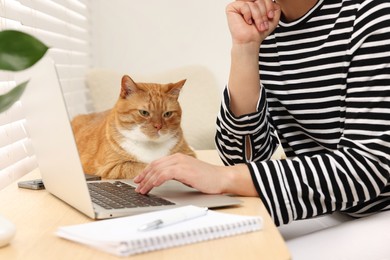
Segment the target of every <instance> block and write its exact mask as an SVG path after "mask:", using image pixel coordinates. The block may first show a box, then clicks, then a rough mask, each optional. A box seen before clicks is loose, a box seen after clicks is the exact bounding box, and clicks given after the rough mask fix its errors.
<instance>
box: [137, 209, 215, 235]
mask: <svg viewBox="0 0 390 260" xmlns="http://www.w3.org/2000/svg"><path fill="white" fill-rule="evenodd" d="M207 211H208V208H201V209H200V210H199V209H198V210H196V211H195V210H192V211H191V210H189V211H182V212H177V214H176V213H175V214H174V215H170V216H165V217H162V218H159V219H156V220H154V221H151V222H148V223H146V224H144V225H142V226H140V227H138V231H147V230H153V229H157V228H162V227H165V226H168V225H172V224H176V223H179V222H182V221H186V220H189V219H193V218H197V217H201V216H204V215H206V214H207Z"/></svg>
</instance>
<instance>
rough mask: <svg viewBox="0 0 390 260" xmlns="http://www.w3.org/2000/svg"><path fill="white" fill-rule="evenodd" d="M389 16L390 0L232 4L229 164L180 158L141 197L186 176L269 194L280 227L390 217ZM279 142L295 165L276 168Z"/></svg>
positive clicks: (222, 119) (224, 125)
mask: <svg viewBox="0 0 390 260" xmlns="http://www.w3.org/2000/svg"><path fill="white" fill-rule="evenodd" d="M389 13H390V0H355V1H351V0H277V1H276V3H275V2H273V1H271V0H258V1H249V0H248V1H235V2H233V3H231V4H229V5H228V6H227V8H226V14H227V18H228V24H229V29H230V32H231V36H232V50H231V71H230V78H229V82H228V86H227V87H226V89H225V92H224V99H223V102H222V106H221V111H220V114H219V116H218V120H217V135H216V145H217V149H218V151H219V153H220V156H221V158H222V160H223V162H224V163H225V165H230V166H228V167H226V166H224V167H221V166H214V165H209V164H206V163H204V162H201V161H199V160H196V159H193V158H189V157H186V156H184V155H180V154H177V155H173V156H169V157H166V158H162V159H160V160H157V161H155V162H153V163H151V164H150V165H149V166H148V167H147V168H146V169H145V171H144V172H143V173H141V174H140V175H139V176H137V177H136V179H135V181H136V182H137V183H138V184H139V186H138V187H137V191H138V192H140V193H143V194H145V193H147V192H149V191H150V190H151V189H152V188H153V187H156V186H159V185H161V184H162V183H164V182H165V181H167V180H169V179H175V180H178V181H181V182H183V183H185V184H187V185H190V186H192V187H194V188H196V189H198V190H200V191H203V192H206V193H233V194H238V195H243V196H259V197H260V198H261V200H262V201H263V203H264V204H265V206H266V207H267V209H268V211H269V213H270V215H271V216H272V218H273V219H274V221H275V224H276V225H281V224H286V223H289V222H291V221H293V220H297V219H306V218H312V217H315V216H319V215H324V214H329V213H332V212H335V211H342V212H346V213H348V214H349V215H351V216H354V217H361V216H365V215H368V214H371V213H374V212H377V211H381V210H388V209H390V184H389V172H390V168H389V166H390V57H389V55H388V54H389V53H390V29H389V28H390V16H389V15H388V14H389ZM259 50H260V53H259ZM259 72H260V73H259ZM278 138H280V143H281V144H282V145H283V148H284V150H285V153H286V155H287V159H285V160H272V161H270V160H269V159H270V158H271V155H272V154H273V152H274V151H275V149H276V148H277V146H278V144H279V141H278Z"/></svg>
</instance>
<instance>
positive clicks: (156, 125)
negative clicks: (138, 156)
mask: <svg viewBox="0 0 390 260" xmlns="http://www.w3.org/2000/svg"><path fill="white" fill-rule="evenodd" d="M154 128H156V129H157V131H158V130H160V129H161V128H162V124H160V123H156V124H154Z"/></svg>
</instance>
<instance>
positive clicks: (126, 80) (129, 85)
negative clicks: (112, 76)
mask: <svg viewBox="0 0 390 260" xmlns="http://www.w3.org/2000/svg"><path fill="white" fill-rule="evenodd" d="M137 89H138V88H137V85H136V84H135V82H134V81H133V80H132V79H131V78H130V77H129V76H127V75H124V76H123V77H122V88H121V94H120V97H121V98H126V97H127V96H128V95H130V94H131V93H134V92H136V91H137Z"/></svg>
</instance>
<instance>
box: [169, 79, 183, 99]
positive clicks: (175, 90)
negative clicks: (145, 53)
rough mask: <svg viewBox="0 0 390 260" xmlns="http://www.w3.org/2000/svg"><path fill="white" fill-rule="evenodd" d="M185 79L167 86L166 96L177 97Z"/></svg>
mask: <svg viewBox="0 0 390 260" xmlns="http://www.w3.org/2000/svg"><path fill="white" fill-rule="evenodd" d="M186 81H187V79H183V80H181V81H179V82H176V83H173V84H169V89H168V91H167V92H168V94H170V95H173V96H176V97H179V94H180V91H181V89H182V87H183V86H184V83H186Z"/></svg>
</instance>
